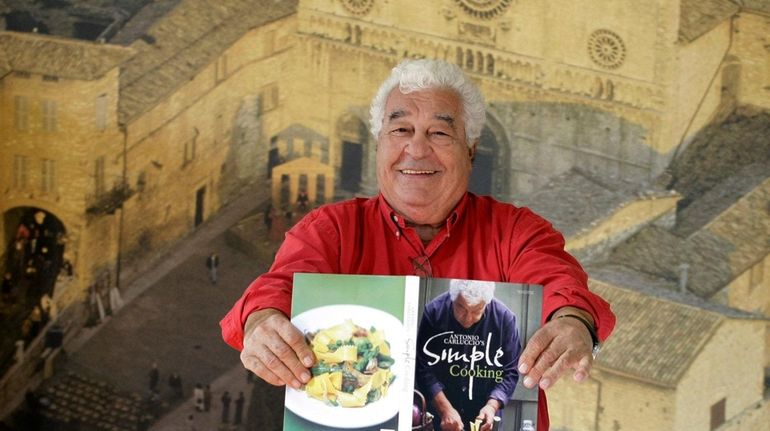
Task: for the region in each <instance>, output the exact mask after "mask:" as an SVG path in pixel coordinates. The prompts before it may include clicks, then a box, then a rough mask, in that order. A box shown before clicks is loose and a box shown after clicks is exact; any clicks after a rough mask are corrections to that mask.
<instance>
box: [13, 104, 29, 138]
mask: <svg viewBox="0 0 770 431" xmlns="http://www.w3.org/2000/svg"><path fill="white" fill-rule="evenodd" d="M15 108H16V129H18V130H27V128H28V127H29V104H28V101H27V97H26V96H16V100H15Z"/></svg>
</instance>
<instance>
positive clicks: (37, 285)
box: [3, 207, 67, 298]
mask: <svg viewBox="0 0 770 431" xmlns="http://www.w3.org/2000/svg"><path fill="white" fill-rule="evenodd" d="M3 220H4V222H5V226H4V228H5V231H6V232H8V233H9V234H10V235H9V237H10V240H9V241H8V244H6V250H5V257H6V258H5V262H4V266H3V275H4V276H5V275H6V274H10V276H11V277H12V279H13V280H14V282H15V284H18V285H20V286H22V287H24V288H25V290H26V291H28V292H30V293H32V294H35V295H36V296H37V297H38V298H39V297H40V296H42V295H43V294H48V295H49V296H53V289H54V286H55V283H56V276H57V275H58V273H59V271H60V270H61V268H62V266H63V265H64V259H63V257H64V236H65V235H66V233H67V232H66V230H65V228H64V224H63V223H62V222H61V220H59V219H58V218H57V217H56V216H55V215H53V214H52V213H50V212H48V211H46V210H44V209H40V208H36V207H18V208H13V209H11V210H8V211H7V212H6V213H5V214H4V216H3Z"/></svg>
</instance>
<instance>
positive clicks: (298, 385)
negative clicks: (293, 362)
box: [291, 379, 302, 389]
mask: <svg viewBox="0 0 770 431" xmlns="http://www.w3.org/2000/svg"><path fill="white" fill-rule="evenodd" d="M291 387H292V388H294V389H300V388H301V387H302V383H300V382H298V381H297V380H294V379H292V381H291Z"/></svg>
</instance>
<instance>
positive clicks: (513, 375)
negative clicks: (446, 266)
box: [416, 279, 521, 430]
mask: <svg viewBox="0 0 770 431" xmlns="http://www.w3.org/2000/svg"><path fill="white" fill-rule="evenodd" d="M494 292H495V283H494V282H489V281H476V280H462V279H452V280H451V281H450V284H449V291H448V292H445V293H443V294H441V295H439V296H437V297H436V298H434V299H433V300H431V301H430V302H428V303H427V304H425V309H424V312H423V315H422V319H421V321H420V326H419V331H418V334H417V346H418V349H417V373H416V377H417V386H418V387H419V389H420V391H421V392H422V393H423V394H425V395H426V397H427V399H428V400H429V401H431V403H432V404H429V411H430V412H431V413H432V414H433V415H434V417H435V418H436V419H435V420H434V421H433V424H434V425H435V427H436V429H437V430H441V427H445V428H446V427H453V428H458V427H459V428H462V426H464V425H468V424H469V423H472V422H474V421H475V420H477V419H479V420H481V421H482V422H481V423H482V424H489V425H490V426H491V425H492V424H493V420H494V417H495V416H500V413H499V412H500V410H502V408H503V407H505V405H506V403H507V402H508V400H509V399H510V398H511V396H512V395H513V390H514V389H515V388H516V382H517V381H518V378H519V375H518V372H517V371H516V361H518V359H519V354H520V353H521V341H520V340H519V331H518V327H517V325H516V316H515V315H514V314H513V312H512V311H511V310H510V309H509V308H508V307H506V306H505V304H503V303H502V302H500V301H497V300H495V299H494ZM448 344H449V345H451V347H452V350H453V352H455V353H456V354H457V356H458V357H459V358H471V357H475V356H474V355H475V354H476V353H475V352H477V351H478V350H480V351H484V352H491V353H490V355H494V360H492V358H489V359H490V361H489V363H488V364H485V365H483V366H480V365H478V364H477V365H476V367H477V368H478V369H482V370H483V372H484V373H483V375H481V373H479V375H477V376H472V377H468V376H461V374H462V373H461V372H458V371H456V370H455V371H452V370H453V369H456V368H460V369H463V368H465V369H468V368H470V367H472V366H473V364H472V363H467V362H465V363H463V362H462V360H460V361H459V362H458V360H447V358H445V357H443V356H442V352H444V349H445V348H446V346H447V345H448ZM480 362H483V361H480Z"/></svg>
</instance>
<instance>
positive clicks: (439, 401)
mask: <svg viewBox="0 0 770 431" xmlns="http://www.w3.org/2000/svg"><path fill="white" fill-rule="evenodd" d="M432 402H433V407H435V408H436V410H437V411H438V414H439V415H440V416H441V431H463V429H464V428H463V419H462V418H461V417H460V413H459V412H458V411H457V410H456V409H455V408H454V406H452V403H450V402H449V399H448V398H447V397H446V395H444V391H441V392H439V393H437V394H436V395H435V396H434V397H433V401H432Z"/></svg>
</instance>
